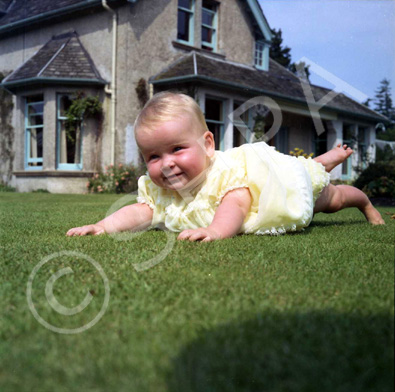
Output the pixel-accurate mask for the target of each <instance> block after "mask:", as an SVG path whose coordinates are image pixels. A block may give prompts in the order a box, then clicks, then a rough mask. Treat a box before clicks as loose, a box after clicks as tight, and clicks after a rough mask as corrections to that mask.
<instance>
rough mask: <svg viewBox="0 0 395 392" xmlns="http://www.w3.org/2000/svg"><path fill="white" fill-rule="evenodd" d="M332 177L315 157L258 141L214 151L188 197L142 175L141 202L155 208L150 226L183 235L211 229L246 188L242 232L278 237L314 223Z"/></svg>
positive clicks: (140, 186) (139, 194) (139, 191)
mask: <svg viewBox="0 0 395 392" xmlns="http://www.w3.org/2000/svg"><path fill="white" fill-rule="evenodd" d="M329 178H330V175H329V174H328V173H327V172H326V171H325V168H324V166H323V165H321V164H320V163H317V162H315V161H314V160H312V159H311V158H308V159H306V158H304V157H298V158H296V157H292V156H289V155H285V154H282V153H279V152H277V151H275V149H274V147H271V146H268V145H267V144H266V143H264V142H260V143H254V144H244V145H242V146H240V147H237V148H233V149H231V150H228V151H225V152H222V151H216V152H215V156H214V158H213V160H212V164H211V165H210V168H209V169H208V170H207V173H206V176H205V180H204V181H203V182H202V183H201V184H200V185H199V186H198V187H197V188H195V189H194V190H193V191H191V192H189V193H184V194H179V193H178V192H176V191H172V190H167V189H162V188H160V187H158V186H157V185H155V184H154V183H153V182H152V181H151V179H150V178H149V177H148V176H142V177H141V178H140V179H139V181H138V198H137V201H138V202H139V203H146V204H148V205H149V206H150V207H151V208H152V209H153V212H154V214H153V220H152V226H156V227H163V226H164V227H166V228H167V229H168V230H171V231H175V232H179V231H182V230H185V229H196V228H199V227H207V226H209V225H210V223H211V222H212V221H213V218H214V214H215V210H216V208H217V207H218V205H219V204H220V203H221V200H222V198H223V197H224V196H225V195H226V193H227V192H229V191H231V190H233V189H237V188H248V189H249V190H250V193H251V196H252V203H251V209H250V211H249V212H248V214H247V217H246V219H245V221H244V224H243V226H242V228H241V232H242V233H254V234H274V235H275V234H283V233H285V232H288V231H297V230H301V229H303V228H304V227H307V226H308V225H309V224H310V222H311V219H312V217H313V209H314V203H315V201H316V199H317V198H318V196H319V194H320V192H321V191H322V190H323V189H324V187H325V186H327V185H328V184H329Z"/></svg>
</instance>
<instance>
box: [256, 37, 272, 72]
mask: <svg viewBox="0 0 395 392" xmlns="http://www.w3.org/2000/svg"><path fill="white" fill-rule="evenodd" d="M255 66H256V67H257V68H258V69H261V70H263V71H267V70H268V68H269V46H268V45H267V44H266V43H265V42H264V41H262V40H256V41H255Z"/></svg>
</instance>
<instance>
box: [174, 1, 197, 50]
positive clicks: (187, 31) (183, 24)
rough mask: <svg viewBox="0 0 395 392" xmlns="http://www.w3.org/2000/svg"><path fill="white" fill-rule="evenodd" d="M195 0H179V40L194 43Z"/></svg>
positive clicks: (189, 43)
mask: <svg viewBox="0 0 395 392" xmlns="http://www.w3.org/2000/svg"><path fill="white" fill-rule="evenodd" d="M194 3H195V0H178V22H177V26H178V33H177V40H178V41H180V42H184V43H187V44H188V45H193V32H194V29H193V24H194V18H193V15H194V7H195V4H194Z"/></svg>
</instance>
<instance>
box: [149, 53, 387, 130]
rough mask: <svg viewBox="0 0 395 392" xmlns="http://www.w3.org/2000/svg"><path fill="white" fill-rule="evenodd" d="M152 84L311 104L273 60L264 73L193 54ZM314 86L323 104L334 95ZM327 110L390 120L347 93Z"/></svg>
mask: <svg viewBox="0 0 395 392" xmlns="http://www.w3.org/2000/svg"><path fill="white" fill-rule="evenodd" d="M150 82H151V83H153V84H154V85H157V86H160V85H172V84H173V85H174V83H187V82H193V83H199V82H200V83H205V84H211V85H216V86H222V87H228V88H232V89H235V90H238V91H241V92H242V93H244V94H246V95H250V96H254V95H255V96H256V95H267V96H271V97H273V98H278V99H282V100H286V101H290V102H292V103H295V104H298V105H303V106H306V105H307V101H306V97H305V94H304V91H303V88H302V85H301V81H300V79H299V78H298V77H297V76H296V75H294V74H293V73H292V72H290V71H288V70H287V69H286V68H284V67H283V66H281V65H280V64H278V63H277V62H275V61H274V60H272V59H270V65H269V71H261V70H258V69H256V68H255V67H252V66H246V65H244V64H239V63H234V62H230V61H226V60H222V59H218V58H214V57H211V56H208V55H204V54H201V53H197V52H191V53H189V54H188V55H186V56H183V57H181V58H180V59H178V60H177V61H176V62H174V63H173V64H171V65H170V66H169V67H167V68H166V69H164V70H163V71H162V72H160V73H159V74H158V75H156V76H153V77H152V78H151V79H150ZM310 86H311V89H312V92H313V95H314V99H315V101H319V100H320V99H321V98H322V97H324V96H325V95H326V94H328V93H329V92H330V90H329V89H326V88H324V87H319V86H315V85H310ZM325 109H327V110H332V111H335V112H337V113H341V114H343V115H347V116H355V117H359V118H361V119H365V120H368V121H375V122H387V121H388V119H387V118H386V117H384V116H382V115H381V114H379V113H377V112H375V111H374V110H371V109H369V108H368V107H366V106H364V105H362V104H360V103H358V102H356V101H354V100H352V99H351V98H349V97H347V96H346V95H344V94H338V95H337V96H336V97H335V98H334V99H332V100H331V101H330V102H329V103H328V104H327V105H326V106H325Z"/></svg>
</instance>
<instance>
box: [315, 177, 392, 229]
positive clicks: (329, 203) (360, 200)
mask: <svg viewBox="0 0 395 392" xmlns="http://www.w3.org/2000/svg"><path fill="white" fill-rule="evenodd" d="M350 207H357V208H358V209H359V210H360V211H361V212H362V213H363V214H364V215H365V218H366V219H367V220H368V221H369V222H370V223H372V224H373V225H383V224H384V220H383V218H382V217H381V215H380V213H379V212H378V211H377V210H376V209H375V208H374V207H373V205H372V203H371V202H370V200H369V199H368V197H367V196H366V195H365V194H364V193H363V192H362V191H361V190H359V189H358V188H355V187H353V186H349V185H332V184H329V185H328V186H327V187H325V188H324V190H323V191H322V193H321V195H320V196H319V198H318V199H317V201H316V203H315V206H314V213H317V212H325V213H327V214H329V213H332V212H337V211H340V210H342V209H343V208H350Z"/></svg>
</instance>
